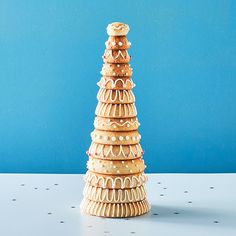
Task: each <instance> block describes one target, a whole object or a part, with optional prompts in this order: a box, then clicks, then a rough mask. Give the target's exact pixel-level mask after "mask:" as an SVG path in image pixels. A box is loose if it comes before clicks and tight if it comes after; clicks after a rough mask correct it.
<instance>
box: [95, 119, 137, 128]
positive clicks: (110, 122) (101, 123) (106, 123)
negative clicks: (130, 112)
mask: <svg viewBox="0 0 236 236" xmlns="http://www.w3.org/2000/svg"><path fill="white" fill-rule="evenodd" d="M93 124H94V127H95V129H99V130H107V131H132V130H137V129H138V127H139V125H140V123H139V122H138V119H137V118H136V117H133V118H122V119H115V118H105V117H100V116H96V117H95V120H94V123H93Z"/></svg>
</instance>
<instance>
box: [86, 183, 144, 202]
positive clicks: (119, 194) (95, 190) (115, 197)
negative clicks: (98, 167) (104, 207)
mask: <svg viewBox="0 0 236 236" xmlns="http://www.w3.org/2000/svg"><path fill="white" fill-rule="evenodd" d="M83 195H84V197H85V198H87V199H89V200H92V201H96V202H106V203H128V202H138V201H142V200H144V199H145V198H146V191H145V189H144V186H140V187H137V188H130V189H104V188H99V187H95V186H91V185H89V184H86V186H85V188H84V191H83Z"/></svg>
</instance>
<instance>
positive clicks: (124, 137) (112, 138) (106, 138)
mask: <svg viewBox="0 0 236 236" xmlns="http://www.w3.org/2000/svg"><path fill="white" fill-rule="evenodd" d="M140 136H141V135H140V134H137V135H134V136H132V137H131V139H132V140H133V141H135V140H140V139H141V137H140ZM91 138H92V139H103V140H109V136H107V135H97V134H96V133H95V132H94V131H93V132H91ZM129 139H130V137H129V136H128V135H125V136H119V137H115V136H112V137H111V141H113V142H115V141H116V140H120V141H123V140H129Z"/></svg>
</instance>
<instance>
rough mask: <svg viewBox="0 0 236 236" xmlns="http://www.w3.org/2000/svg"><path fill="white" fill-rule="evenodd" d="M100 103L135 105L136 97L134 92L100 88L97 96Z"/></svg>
mask: <svg viewBox="0 0 236 236" xmlns="http://www.w3.org/2000/svg"><path fill="white" fill-rule="evenodd" d="M97 99H98V101H100V102H106V103H114V104H117V103H134V102H135V97H134V94H133V92H132V90H113V89H104V88H100V89H99V91H98V94H97Z"/></svg>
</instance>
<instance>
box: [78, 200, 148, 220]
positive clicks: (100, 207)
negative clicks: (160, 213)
mask: <svg viewBox="0 0 236 236" xmlns="http://www.w3.org/2000/svg"><path fill="white" fill-rule="evenodd" d="M80 209H81V211H82V212H83V213H85V214H89V215H95V216H102V217H114V218H115V217H133V216H139V215H143V214H145V213H147V212H148V211H149V210H150V205H149V203H148V201H147V200H146V199H144V200H142V201H139V202H130V203H103V202H95V201H91V200H88V199H86V198H85V199H84V200H83V201H82V203H81V205H80Z"/></svg>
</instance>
